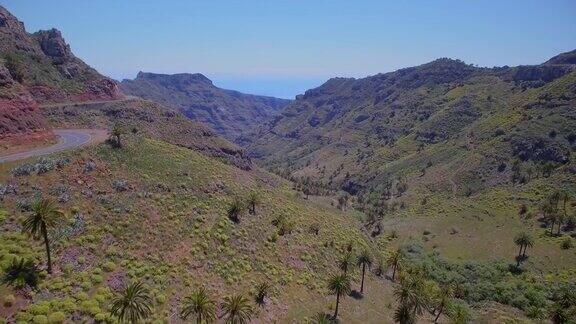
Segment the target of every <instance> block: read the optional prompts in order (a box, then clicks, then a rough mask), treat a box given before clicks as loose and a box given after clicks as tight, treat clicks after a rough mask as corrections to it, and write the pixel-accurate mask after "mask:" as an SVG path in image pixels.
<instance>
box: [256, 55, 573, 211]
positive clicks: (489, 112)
mask: <svg viewBox="0 0 576 324" xmlns="http://www.w3.org/2000/svg"><path fill="white" fill-rule="evenodd" d="M574 55H575V52H574V51H572V52H569V53H564V54H561V55H559V56H557V57H555V58H552V59H551V60H550V61H548V62H547V63H545V64H541V65H535V66H518V67H497V68H480V67H475V66H472V65H468V64H465V63H463V62H461V61H458V60H452V59H439V60H436V61H433V62H430V63H427V64H424V65H421V66H417V67H411V68H406V69H401V70H398V71H395V72H391V73H385V74H378V75H375V76H371V77H367V78H363V79H351V78H334V79H331V80H329V81H327V82H326V83H325V84H323V85H322V86H320V87H318V88H316V89H311V90H308V91H306V93H305V94H303V95H301V96H298V97H297V99H296V100H295V101H294V102H293V103H292V104H290V105H289V106H287V107H286V108H285V109H283V110H282V111H281V112H280V114H279V115H278V116H277V117H276V118H275V119H274V120H273V121H272V122H270V123H269V124H268V125H267V126H266V127H264V128H263V130H262V131H261V132H260V133H259V134H257V135H256V136H254V139H255V140H254V143H253V144H252V145H251V146H250V147H249V148H248V151H249V154H250V155H251V156H252V157H253V158H256V159H257V160H258V161H259V162H260V163H261V164H262V165H264V166H266V167H268V168H269V169H271V170H274V171H276V172H278V173H281V174H284V175H286V176H292V177H295V178H296V179H300V180H302V181H309V182H313V183H315V184H316V185H318V186H319V187H328V188H331V189H333V190H344V191H347V192H348V193H350V194H353V195H359V197H360V198H365V200H364V201H366V200H371V201H372V203H374V204H376V203H377V202H376V200H379V198H378V199H377V198H376V197H382V196H384V197H389V191H390V190H391V189H390V186H392V185H394V184H401V185H402V186H404V184H405V183H409V184H410V185H411V186H413V187H414V188H415V190H421V191H422V192H430V191H432V192H434V191H436V190H440V191H444V192H453V193H454V194H458V195H464V194H472V193H474V192H478V191H480V190H482V189H485V188H489V187H493V186H496V185H503V184H507V183H510V181H511V179H512V173H514V172H517V171H518V170H517V168H522V170H523V172H524V171H526V170H528V172H533V173H535V172H536V171H535V170H537V169H538V170H541V169H543V168H559V170H564V171H565V172H568V171H567V170H574V167H573V165H574V164H573V160H574V159H573V158H572V155H573V154H574V150H575V149H576V132H575V129H576V111H575V110H574V109H573V107H575V105H576V72H575V65H574V64H573V63H574V60H573V58H574ZM570 166H571V167H570ZM416 188H417V189H416ZM361 200H362V199H361Z"/></svg>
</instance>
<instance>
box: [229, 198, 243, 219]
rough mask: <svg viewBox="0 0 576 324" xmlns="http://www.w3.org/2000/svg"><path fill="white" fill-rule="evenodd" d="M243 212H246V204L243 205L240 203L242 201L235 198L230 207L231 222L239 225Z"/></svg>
mask: <svg viewBox="0 0 576 324" xmlns="http://www.w3.org/2000/svg"><path fill="white" fill-rule="evenodd" d="M243 212H244V204H243V203H242V201H240V199H238V198H234V201H233V202H232V204H231V205H230V207H228V218H230V220H231V221H233V222H234V223H239V222H240V216H241V215H242V213H243Z"/></svg>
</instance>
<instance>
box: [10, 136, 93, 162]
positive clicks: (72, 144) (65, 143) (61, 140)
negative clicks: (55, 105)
mask: <svg viewBox="0 0 576 324" xmlns="http://www.w3.org/2000/svg"><path fill="white" fill-rule="evenodd" d="M93 133H94V130H90V129H55V130H54V134H56V135H57V136H58V143H56V144H54V145H51V146H46V147H40V148H35V149H31V150H29V151H26V152H20V153H14V154H10V155H5V156H0V163H6V162H12V161H18V160H22V159H27V158H31V157H35V156H42V155H47V154H51V153H56V152H61V151H65V150H69V149H73V148H78V147H81V146H84V145H86V144H89V143H90V142H92V141H93Z"/></svg>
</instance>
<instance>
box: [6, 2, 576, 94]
mask: <svg viewBox="0 0 576 324" xmlns="http://www.w3.org/2000/svg"><path fill="white" fill-rule="evenodd" d="M0 4H1V5H3V6H5V7H6V8H7V9H8V10H10V11H11V12H12V13H13V14H15V15H16V16H17V17H18V18H19V19H20V20H21V21H23V22H24V23H25V25H26V29H27V30H28V31H29V32H34V31H36V30H38V29H47V28H52V27H55V28H58V29H60V30H61V31H62V32H63V35H64V37H65V39H66V41H67V42H68V43H70V45H71V48H72V50H73V51H74V53H75V54H76V55H77V56H78V57H80V58H81V59H83V60H84V61H85V62H87V63H88V64H89V65H91V66H93V67H94V68H96V69H97V70H98V71H100V72H101V73H103V74H105V75H107V76H109V77H111V78H114V79H117V80H122V79H133V78H134V77H135V76H136V74H137V73H138V71H146V72H154V73H168V74H173V73H202V74H204V75H206V76H207V77H209V78H210V79H212V81H214V84H216V85H217V86H220V87H222V88H227V89H233V90H238V91H242V92H246V93H253V94H261V95H269V96H276V97H282V98H293V97H294V96H295V95H297V94H300V93H303V92H304V91H305V90H306V89H309V88H312V87H316V86H318V85H320V84H322V83H323V82H324V81H325V80H327V79H328V78H331V77H337V76H342V77H365V76H368V75H373V74H377V73H383V72H390V71H393V70H396V69H399V68H404V67H409V66H415V65H419V64H423V63H426V62H429V61H432V60H434V59H436V58H439V57H450V58H454V59H461V60H463V61H465V62H466V63H471V64H476V65H479V66H502V65H510V66H513V65H522V64H538V63H542V62H544V61H546V60H547V59H548V58H550V57H552V56H554V55H556V54H559V53H561V52H565V51H569V50H572V49H574V47H575V44H576V21H574V19H573V13H574V12H576V3H575V2H573V1H555V2H554V4H553V5H552V4H550V3H543V2H536V1H507V2H506V3H502V2H497V1H486V2H482V3H471V2H470V3H469V2H460V1H438V2H434V3H429V2H426V1H413V2H410V3H382V2H380V1H357V2H353V3H352V2H348V1H316V2H313V3H309V2H305V1H290V2H284V1H250V2H247V1H227V2H222V1H193V2H192V1H177V0H171V1H163V2H156V1H150V0H143V1H130V2H127V1H126V2H122V3H118V2H115V1H112V0H103V1H98V2H81V3H78V2H76V1H72V0H62V1H57V2H37V1H32V0H2V1H0ZM527 35H529V37H527Z"/></svg>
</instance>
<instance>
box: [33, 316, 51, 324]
mask: <svg viewBox="0 0 576 324" xmlns="http://www.w3.org/2000/svg"><path fill="white" fill-rule="evenodd" d="M32 322H33V323H34V324H48V317H46V315H36V316H34V318H33V319H32Z"/></svg>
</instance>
